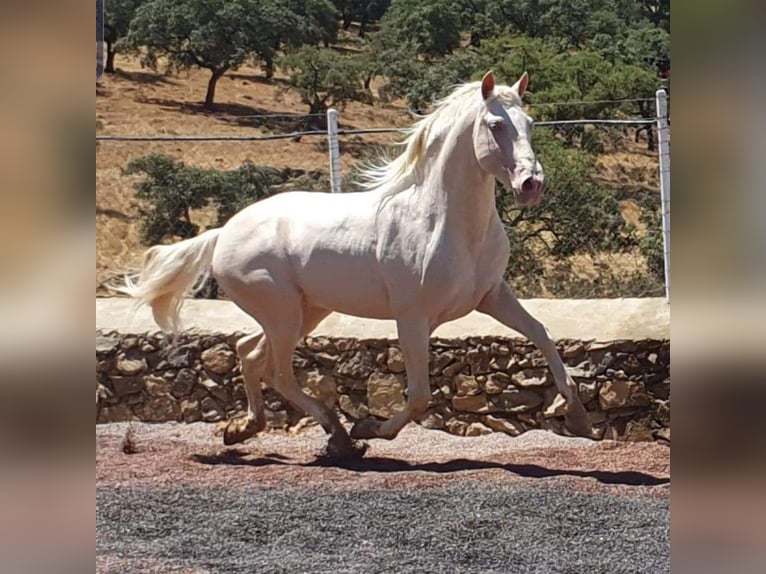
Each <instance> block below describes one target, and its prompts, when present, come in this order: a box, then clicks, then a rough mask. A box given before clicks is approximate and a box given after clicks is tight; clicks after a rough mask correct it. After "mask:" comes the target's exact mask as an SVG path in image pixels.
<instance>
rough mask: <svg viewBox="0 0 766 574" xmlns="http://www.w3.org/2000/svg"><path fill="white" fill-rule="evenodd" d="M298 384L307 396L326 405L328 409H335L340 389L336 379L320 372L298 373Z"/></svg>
mask: <svg viewBox="0 0 766 574" xmlns="http://www.w3.org/2000/svg"><path fill="white" fill-rule="evenodd" d="M298 382H299V383H300V385H301V387H303V390H304V391H306V394H307V395H309V396H311V397H314V398H315V399H317V400H318V401H320V402H322V403H324V404H325V405H326V406H327V407H328V408H333V407H334V406H335V402H336V401H337V399H338V387H337V384H336V382H335V377H333V376H332V375H323V374H322V373H320V372H319V371H316V370H314V371H308V372H305V371H303V372H300V373H298Z"/></svg>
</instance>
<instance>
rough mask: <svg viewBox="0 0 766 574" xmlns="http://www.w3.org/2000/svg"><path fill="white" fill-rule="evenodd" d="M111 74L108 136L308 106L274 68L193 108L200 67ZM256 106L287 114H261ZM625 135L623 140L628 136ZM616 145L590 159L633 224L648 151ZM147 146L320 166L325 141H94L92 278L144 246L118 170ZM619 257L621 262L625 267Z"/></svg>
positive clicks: (385, 107)
mask: <svg viewBox="0 0 766 574" xmlns="http://www.w3.org/2000/svg"><path fill="white" fill-rule="evenodd" d="M117 68H118V73H117V74H114V75H106V76H105V77H104V78H103V80H102V81H101V82H100V83H99V84H98V85H97V88H96V132H97V133H99V134H111V135H152V134H258V133H280V132H286V131H292V130H294V129H302V127H303V126H302V124H301V123H300V119H299V118H298V117H297V116H300V115H302V114H305V113H306V112H307V110H308V107H307V106H305V105H304V104H302V103H301V102H300V100H299V98H298V96H297V94H296V93H295V92H293V91H290V90H288V89H287V88H286V85H285V82H284V80H283V79H282V78H280V76H279V75H278V74H277V77H276V79H275V80H274V81H273V82H271V83H269V82H266V81H265V79H264V75H263V73H262V71H261V70H259V69H255V68H251V67H243V68H241V69H239V70H238V71H236V72H233V73H229V74H227V75H226V76H225V77H224V78H223V79H222V80H221V81H220V82H219V83H218V89H217V93H216V102H217V109H216V111H215V112H209V111H205V110H203V109H202V106H201V101H202V100H203V98H204V94H205V87H206V84H207V79H208V73H207V72H206V71H202V70H196V69H195V70H190V71H187V72H183V73H180V74H177V75H173V76H164V75H162V74H156V73H153V72H151V71H149V70H146V69H142V68H141V66H140V65H139V63H138V62H137V61H136V60H132V59H130V58H126V57H124V56H118V58H117ZM263 114H286V115H288V116H289V115H295V116H296V117H295V118H292V117H280V118H263V117H257V116H259V115H263ZM340 121H341V126H342V127H347V128H366V127H390V126H407V125H409V124H410V123H411V122H412V118H411V116H410V115H409V114H408V113H407V111H406V105H405V104H404V102H396V101H395V102H392V103H386V104H382V103H380V102H376V103H375V105H373V106H368V105H363V104H359V103H352V104H349V105H348V106H347V107H346V109H344V110H342V112H341V119H340ZM393 140H394V138H393V137H392V136H389V135H377V136H364V137H363V138H362V137H360V136H356V137H347V138H343V139H342V142H341V155H342V168H343V170H344V173H347V170H348V169H349V168H350V167H351V165H352V164H353V163H354V162H355V161H357V158H358V157H360V156H362V155H364V154H367V153H371V152H373V151H374V150H375V149H376V147H377V145H380V144H387V143H391V142H392V141H393ZM628 140H630V138H628ZM625 150H626V151H621V152H618V153H612V154H608V155H604V156H602V157H600V159H599V169H600V173H599V176H598V177H599V178H600V179H602V180H603V181H604V182H605V183H608V184H609V185H610V186H612V187H616V188H620V189H622V190H624V193H623V194H622V196H621V201H622V205H623V213H624V216H625V217H626V219H628V220H629V221H631V222H632V223H637V222H638V214H639V210H638V208H637V205H636V203H635V202H634V200H633V199H632V197H633V192H635V191H638V192H640V191H643V190H656V189H657V183H656V169H657V168H656V156H655V155H654V154H653V153H649V152H646V151H645V145H644V144H632V142H630V141H628V144H627V147H625ZM150 153H163V154H167V155H171V156H173V157H176V158H178V159H182V160H183V161H184V162H186V163H187V164H190V165H196V166H200V167H215V168H233V167H236V166H238V165H240V164H241V163H242V162H243V161H245V160H251V161H253V162H254V163H256V164H261V165H269V166H274V167H291V168H298V169H320V170H324V171H326V170H327V165H328V156H327V147H326V140H325V139H324V138H322V137H304V138H301V140H300V141H293V140H290V139H287V140H276V141H266V142H149V143H145V142H99V144H98V145H97V148H96V283H97V294H105V293H106V291H105V290H104V282H106V281H109V280H110V278H112V277H113V276H114V274H115V273H119V272H121V271H125V270H126V269H129V268H131V267H134V266H135V264H136V261H137V258H138V255H139V254H140V253H141V251H142V250H143V249H144V248H145V246H144V245H141V243H140V241H139V234H138V220H137V205H136V199H135V197H134V192H133V178H132V176H124V175H122V174H121V168H123V167H124V166H125V165H126V164H127V163H128V162H129V161H130V160H131V159H133V158H138V157H141V156H143V155H146V154H150ZM635 264H636V263H635V261H626V262H625V265H628V266H630V265H635Z"/></svg>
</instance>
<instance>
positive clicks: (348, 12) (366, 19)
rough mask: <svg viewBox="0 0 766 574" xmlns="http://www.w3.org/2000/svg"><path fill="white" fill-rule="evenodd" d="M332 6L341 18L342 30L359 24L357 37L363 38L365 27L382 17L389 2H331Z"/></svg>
mask: <svg viewBox="0 0 766 574" xmlns="http://www.w3.org/2000/svg"><path fill="white" fill-rule="evenodd" d="M333 4H335V7H336V8H337V9H338V11H339V12H340V14H341V17H342V18H343V28H344V29H348V28H349V27H350V26H351V23H352V22H354V21H356V22H359V35H360V36H364V34H365V32H366V31H367V26H368V25H369V24H370V23H372V22H377V21H378V20H380V19H381V18H382V17H383V14H385V13H386V11H387V10H388V7H389V6H390V5H391V0H333Z"/></svg>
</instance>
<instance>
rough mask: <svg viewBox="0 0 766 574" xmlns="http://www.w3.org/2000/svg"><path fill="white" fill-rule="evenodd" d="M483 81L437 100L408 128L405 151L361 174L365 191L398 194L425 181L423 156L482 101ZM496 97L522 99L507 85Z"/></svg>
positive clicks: (514, 102)
mask: <svg viewBox="0 0 766 574" xmlns="http://www.w3.org/2000/svg"><path fill="white" fill-rule="evenodd" d="M480 90H481V82H469V83H465V84H461V85H458V86H456V87H455V89H454V90H453V91H452V93H450V94H449V95H448V96H446V97H445V98H442V99H441V100H438V101H436V102H434V109H433V111H432V112H431V113H430V114H428V115H427V116H425V117H423V118H422V119H420V120H418V121H417V122H416V123H415V124H413V125H412V126H411V127H409V128H408V129H407V130H406V132H407V134H408V135H407V138H406V139H405V140H404V141H402V142H399V143H398V144H397V145H400V146H403V147H404V148H405V149H404V151H403V152H402V153H401V154H399V155H398V156H397V157H395V158H394V159H385V158H384V159H382V160H381V161H380V163H379V164H377V165H375V164H373V165H370V166H368V167H366V168H365V169H363V170H362V171H361V172H360V173H359V176H358V177H359V181H360V182H361V186H362V188H363V189H365V190H368V191H370V190H374V189H383V190H384V193H385V194H386V195H395V194H397V193H399V192H401V191H403V190H405V189H407V188H409V187H410V186H411V185H413V184H417V183H418V182H420V181H422V177H423V167H424V166H423V164H424V163H425V162H424V159H425V158H426V157H427V156H428V154H427V152H428V150H429V148H431V146H433V145H434V143H436V142H439V141H441V140H442V138H443V136H444V135H446V134H447V132H448V131H449V130H450V129H451V128H452V127H453V126H454V125H455V123H456V121H457V120H459V119H460V118H461V117H463V115H464V114H466V113H468V111H469V110H471V108H473V107H477V106H478V105H479V103H480V102H481V98H479V97H478V93H479V91H480ZM494 97H496V98H501V99H502V100H504V101H505V102H507V103H508V104H511V105H517V106H520V105H522V104H521V98H519V96H518V94H517V93H516V92H515V91H513V90H512V89H511V88H509V87H508V86H500V85H497V86H495V90H494Z"/></svg>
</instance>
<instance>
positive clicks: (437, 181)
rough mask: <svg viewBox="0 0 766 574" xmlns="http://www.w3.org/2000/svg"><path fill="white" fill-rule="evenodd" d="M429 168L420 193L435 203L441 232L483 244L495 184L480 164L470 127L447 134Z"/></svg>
mask: <svg viewBox="0 0 766 574" xmlns="http://www.w3.org/2000/svg"><path fill="white" fill-rule="evenodd" d="M430 167H431V169H430V170H429V172H430V173H429V175H427V176H426V178H425V181H424V185H423V187H422V189H421V193H422V194H423V195H424V196H425V197H424V198H423V199H424V200H426V201H429V202H433V208H434V209H435V210H436V213H438V214H439V219H441V223H442V226H441V227H442V232H443V233H445V234H449V235H450V236H452V237H454V238H456V239H458V240H460V241H463V242H465V243H466V244H467V245H468V246H469V247H476V246H480V245H481V243H482V241H483V239H484V237H485V235H486V232H487V229H488V227H489V225H490V223H491V221H492V217H493V216H494V215H495V210H496V208H495V185H494V178H492V176H488V175H487V174H485V173H484V171H482V169H481V168H480V167H479V163H478V161H477V160H476V155H475V154H474V151H473V137H472V135H471V132H470V130H468V131H467V132H466V131H463V133H462V134H460V135H459V136H457V137H454V136H448V137H447V138H446V140H445V142H444V144H443V146H442V149H441V153H440V154H439V157H438V158H437V160H436V161H435V162H434V163H433V164H432V165H431V166H430Z"/></svg>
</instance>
